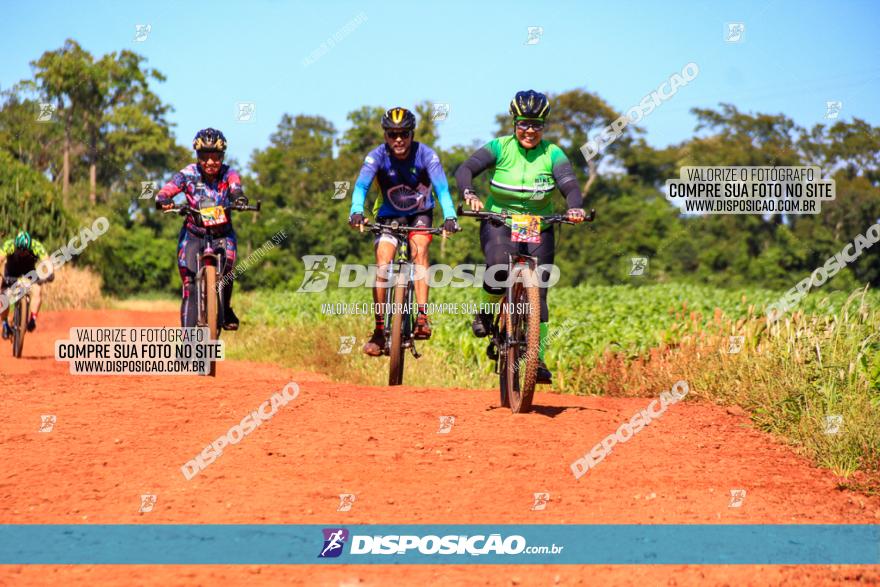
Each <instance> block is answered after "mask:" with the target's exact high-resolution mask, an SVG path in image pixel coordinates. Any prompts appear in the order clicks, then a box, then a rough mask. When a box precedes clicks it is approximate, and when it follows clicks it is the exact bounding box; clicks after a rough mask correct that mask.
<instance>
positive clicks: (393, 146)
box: [349, 107, 458, 357]
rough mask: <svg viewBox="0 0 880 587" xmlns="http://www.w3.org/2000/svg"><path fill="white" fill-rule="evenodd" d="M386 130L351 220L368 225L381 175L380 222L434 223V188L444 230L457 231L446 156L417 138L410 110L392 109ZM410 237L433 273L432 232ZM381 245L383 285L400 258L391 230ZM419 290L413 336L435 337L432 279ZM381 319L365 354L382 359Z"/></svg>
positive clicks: (365, 170)
mask: <svg viewBox="0 0 880 587" xmlns="http://www.w3.org/2000/svg"><path fill="white" fill-rule="evenodd" d="M382 128H383V130H384V131H385V142H384V143H383V144H381V145H379V146H378V147H376V148H375V149H373V150H372V151H370V153H369V155H367V156H366V158H365V159H364V164H363V167H361V172H360V175H359V176H358V179H357V182H356V183H355V187H354V192H353V193H352V198H351V199H352V203H351V216H350V217H349V224H350V225H351V226H352V227H354V228H361V229H363V228H362V227H363V224H364V201H365V199H366V196H367V191H369V189H370V185H372V183H373V180H374V179H376V181H377V182H378V184H379V191H380V193H381V199H377V200H376V205H375V206H374V207H373V212H374V214H376V216H377V218H376V220H377V221H378V222H379V223H380V224H387V223H390V222H391V221H393V220H396V221H398V222H399V223H400V224H402V225H405V226H413V227H425V228H429V227H431V225H432V221H433V216H434V196H433V194H432V191H433V192H434V193H436V194H437V198H438V199H439V200H440V207H441V208H442V209H443V218H444V222H443V230H444V231H446V232H447V233H451V232H455V231H457V230H458V223H457V222H456V218H457V216H456V214H455V206H454V205H453V203H452V196H450V195H449V184H448V182H447V181H446V174H445V173H444V171H443V166H442V165H441V164H440V157H438V156H437V153H435V152H434V150H433V149H431V148H430V147H428V146H427V145H425V144H422V143H418V142H415V141H414V140H413V132H414V130H415V128H416V117H415V115H413V113H412V112H410V111H409V110H407V109H406V108H400V107H398V108H392V109H391V110H388V111H387V112H386V113H385V116H383V117H382ZM409 238H410V242H411V244H412V246H411V248H410V250H411V251H412V253H413V254H412V257H413V262H414V263H415V264H416V265H419V266H421V267H423V268H424V269H425V273H424V275H427V269H428V247H429V245H430V244H431V238H432V235H430V234H425V233H419V232H411V233H410V237H409ZM375 244H376V265H378V267H379V271H378V272H377V273H378V275H377V279H376V281H377V286H379V284H384V283H385V282H386V281H387V279H386V278H385V277H383V271H384V270H385V268H387V266H388V265H389V264H390V263H391V261H392V259H393V257H394V251H395V249H396V247H397V240H396V238H395V237H394V236H393V235H391V234H382V235H381V236H379V237H378V238H377V239H376V243H375ZM383 292H384V289H382V288H381V287H376V288H375V289H374V290H373V300H374V301H375V302H376V304H381V303H382V302H384V299H385V298H384V293H383ZM415 293H416V303H417V304H418V314H417V316H416V327H415V330H414V331H413V337H414V338H416V339H422V340H423V339H427V338H430V337H431V323H430V322H429V320H428V315H427V308H428V283H427V282H426V281H425V280H424V279H418V280H416V282H415ZM377 307H378V306H377ZM375 318H376V325H375V329H374V330H373V334H372V336H371V337H370V340H369V341H368V342H367V344H366V345H364V352H365V353H366V354H368V355H371V356H374V357H377V356H379V355H381V354H382V350H383V349H384V348H385V321H384V318H383V316H382V313H381V311H378V312H376V315H375Z"/></svg>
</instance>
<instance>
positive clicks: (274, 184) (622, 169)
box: [0, 40, 880, 295]
mask: <svg viewBox="0 0 880 587" xmlns="http://www.w3.org/2000/svg"><path fill="white" fill-rule="evenodd" d="M32 66H33V68H34V75H33V77H32V78H31V79H27V80H22V81H21V82H20V83H19V84H16V85H15V86H13V87H12V88H11V89H9V90H7V91H6V92H4V94H3V102H2V104H0V153H3V154H4V157H3V159H2V160H0V162H3V167H4V171H2V172H0V190H2V191H0V207H2V208H0V210H2V211H3V212H4V216H3V222H5V224H4V225H3V228H4V229H5V230H10V228H9V227H11V226H13V225H18V224H21V223H22V222H26V223H29V224H31V225H33V226H35V227H37V228H36V229H35V232H37V233H43V234H44V235H48V237H49V238H50V239H51V238H54V237H55V236H56V235H57V236H59V237H60V236H67V235H68V233H69V232H70V231H71V230H72V228H71V226H76V225H77V223H79V224H83V223H90V222H91V221H92V220H93V219H94V217H95V204H94V202H97V203H98V204H102V205H104V208H106V213H107V214H109V215H111V216H112V217H113V218H115V219H116V220H115V221H114V226H116V225H118V226H119V227H120V229H119V230H122V228H121V227H123V226H124V227H125V228H124V231H125V234H124V235H123V234H122V233H116V232H114V233H113V235H112V236H110V237H108V238H107V240H108V242H113V243H114V244H119V245H120V248H118V249H117V250H112V251H111V250H110V249H109V248H108V249H106V251H107V253H108V255H109V258H112V259H113V260H114V264H118V265H115V266H114V267H112V268H105V267H104V266H103V265H104V263H105V261H104V260H103V259H101V258H99V257H98V256H96V255H84V257H83V260H84V261H86V262H89V263H93V264H94V265H95V267H96V268H98V269H99V271H101V272H102V274H104V273H106V275H105V277H107V278H108V279H105V287H106V288H108V290H112V291H113V292H114V293H116V294H119V295H124V294H130V293H133V292H142V291H143V289H144V288H145V287H149V288H157V289H163V290H164V289H166V288H168V287H172V286H169V285H168V284H169V283H174V284H176V281H177V277H176V276H175V274H174V268H173V256H172V258H170V259H167V260H165V259H163V260H162V262H161V263H156V264H152V262H151V261H150V260H149V259H147V258H141V257H142V256H144V257H147V256H150V255H154V256H155V255H158V254H166V253H164V252H162V251H171V250H172V248H173V244H174V243H175V242H176V240H177V230H178V229H179V224H178V223H177V222H174V221H172V220H170V219H168V218H161V217H160V215H158V214H156V213H155V211H153V210H152V209H151V206H152V201H150V200H139V199H138V195H139V194H140V184H141V182H142V181H158V182H160V183H162V182H164V181H166V180H167V179H168V178H169V177H170V175H171V174H173V173H174V172H175V171H176V170H177V169H180V168H181V167H182V166H183V165H184V164H185V163H186V162H188V161H189V160H190V158H191V155H190V153H189V152H188V149H187V148H185V147H183V146H180V145H178V143H177V140H176V139H175V137H174V136H173V133H172V132H171V126H172V125H171V124H170V123H169V121H168V114H169V112H170V111H171V109H172V108H171V105H169V104H165V103H163V102H162V101H161V100H160V99H159V98H158V96H157V95H156V94H155V93H154V92H153V85H154V84H155V83H161V82H162V81H163V80H164V77H163V75H162V74H161V73H160V72H158V71H156V70H154V69H150V68H149V67H147V64H146V62H145V60H144V58H143V57H142V56H140V55H138V54H136V53H133V52H131V51H129V50H122V51H118V52H112V53H109V54H106V55H103V56H92V55H91V54H90V53H89V52H88V51H86V50H85V49H83V48H82V47H81V46H80V45H79V44H78V43H77V42H76V41H74V40H67V41H66V42H65V43H64V45H63V46H62V47H61V48H59V49H56V50H52V51H46V52H45V53H43V54H42V55H41V56H40V57H38V58H37V59H36V60H34V61H33V62H32ZM550 97H551V101H552V104H553V113H552V116H551V119H550V123H549V125H548V127H547V131H546V138H547V139H548V140H550V141H553V142H555V143H557V144H559V145H560V146H561V147H562V148H563V150H565V152H566V153H567V154H568V156H569V159H570V160H571V162H572V165H573V167H574V169H575V172H576V174H577V175H578V179H579V182H580V183H581V185H582V186H583V187H584V189H587V193H586V207H588V208H589V207H592V208H596V210H597V213H598V219H597V221H596V223H595V224H593V225H589V226H581V227H568V226H566V227H562V228H561V229H558V231H557V253H556V263H557V264H558V266H559V267H560V269H561V276H562V277H561V284H562V285H577V284H585V283H588V284H591V285H613V284H627V285H632V286H641V285H657V284H665V283H669V282H685V283H690V284H706V285H713V286H720V287H726V288H743V287H765V288H774V289H783V290H784V289H788V288H789V287H792V286H793V285H794V284H795V283H796V282H797V281H798V280H800V279H802V278H803V277H804V276H805V275H808V274H809V273H811V272H812V271H813V270H814V269H815V268H816V267H818V266H820V265H822V264H823V263H824V261H825V259H827V258H828V257H830V256H832V255H833V254H834V253H836V252H837V251H839V250H840V249H841V248H842V247H843V246H844V245H845V244H846V243H848V242H850V241H851V240H852V239H853V238H854V237H855V236H856V235H857V234H861V233H864V232H865V230H866V229H867V228H868V227H869V226H870V225H871V224H873V223H874V222H875V221H876V219H877V218H878V217H880V161H878V160H877V156H876V154H877V152H878V150H880V130H878V129H877V128H875V127H872V126H871V125H870V124H868V123H867V122H865V121H863V120H861V119H858V118H856V119H853V120H852V121H849V122H846V121H842V120H841V121H837V122H835V123H834V124H833V125H832V126H830V127H826V126H824V125H816V126H814V127H813V128H811V129H809V130H807V129H803V128H800V127H799V126H797V125H796V124H794V122H793V121H792V120H791V119H789V118H788V117H787V116H785V115H783V114H766V113H747V112H742V111H740V110H738V109H737V108H736V107H735V106H734V105H731V104H721V105H719V106H718V108H699V109H695V110H694V111H693V112H694V115H695V117H696V128H695V136H694V137H693V138H691V139H688V140H686V141H684V142H682V143H681V144H679V145H673V146H670V147H667V148H664V149H654V148H652V147H651V146H649V145H648V144H647V143H646V142H645V140H644V139H643V138H642V136H641V135H642V134H643V133H642V131H641V129H639V128H638V127H635V126H632V125H629V126H627V127H626V128H625V129H624V133H623V135H622V136H621V137H619V138H618V139H617V140H616V141H614V142H613V143H612V144H611V145H608V146H607V147H605V148H604V149H603V150H602V151H601V152H600V153H599V155H598V156H597V157H596V158H595V159H593V160H591V161H589V162H587V161H585V160H584V158H583V156H582V155H581V153H580V151H579V148H580V146H581V145H582V144H584V143H585V142H586V141H587V139H588V138H590V137H594V136H595V135H596V133H598V132H600V131H601V130H602V129H603V128H604V127H605V126H606V125H608V124H609V123H611V122H612V121H613V120H615V119H616V118H617V117H618V116H619V113H618V112H616V110H615V109H614V108H612V107H611V106H610V105H609V104H608V103H607V102H605V101H604V99H603V98H602V97H601V96H599V95H597V94H595V93H593V92H589V91H587V90H583V89H575V90H571V91H566V92H561V93H551V94H550ZM39 102H50V103H52V104H54V105H55V106H56V107H57V111H56V112H55V114H54V117H53V121H54V122H48V123H43V122H37V121H36V115H37V113H38V110H39ZM392 105H393V104H383V105H373V106H360V107H355V108H354V109H353V110H352V111H351V112H350V113H349V114H348V117H347V120H348V122H349V127H348V128H347V129H345V131H344V132H342V133H339V132H338V130H337V129H336V128H335V127H334V125H333V124H332V123H331V122H330V121H328V120H326V119H325V118H322V117H321V116H317V115H307V114H285V115H284V116H283V117H282V118H281V120H280V122H279V124H278V127H277V129H276V131H275V132H274V133H273V134H272V136H271V138H270V142H269V144H268V145H267V146H266V148H264V149H261V150H258V151H255V152H254V153H253V155H252V159H251V161H250V165H249V168H250V170H251V173H250V174H249V175H246V176H245V177H244V183H245V190H246V193H247V194H248V195H249V196H250V197H251V198H252V199H261V200H262V201H263V212H261V213H260V214H257V215H241V216H239V217H237V218H236V229H237V231H238V234H239V239H240V252H239V257H240V259H242V260H243V259H246V258H247V257H248V256H249V255H251V254H253V253H254V252H255V251H257V250H258V249H260V247H261V246H263V245H264V243H266V242H268V241H269V240H270V239H271V238H272V236H273V235H275V234H276V233H278V231H284V232H285V233H286V234H287V235H288V236H287V237H286V238H284V239H282V240H281V242H280V244H279V245H278V246H276V247H274V248H272V249H270V250H268V252H266V254H265V256H264V257H263V258H262V260H261V261H260V262H259V263H256V264H255V265H254V267H253V268H251V269H250V270H249V271H248V272H246V273H245V274H244V275H242V276H241V277H240V279H239V282H238V283H239V284H240V286H241V287H242V288H244V289H251V288H255V287H259V288H277V287H288V286H289V285H290V284H291V283H298V279H299V276H300V275H301V274H302V270H303V267H302V262H301V257H302V256H303V255H306V254H332V255H334V256H336V257H337V259H339V260H340V261H342V262H362V263H368V262H371V261H372V258H373V247H372V239H371V238H370V236H369V235H368V234H360V233H356V232H353V231H351V230H350V228H349V227H348V225H347V222H346V221H347V217H348V210H349V206H350V200H349V199H348V198H345V199H341V200H336V199H333V194H334V191H335V190H334V182H345V181H347V182H349V184H350V185H353V184H354V182H355V179H356V177H357V175H358V171H359V169H360V166H361V164H362V161H363V157H364V155H365V154H366V153H367V152H368V151H369V150H370V149H372V148H373V147H375V146H376V145H378V144H381V142H382V140H383V136H382V130H381V127H380V124H379V121H380V119H381V116H382V114H383V112H384V111H385V109H386V108H387V107H389V106H392ZM411 108H412V109H413V110H414V111H415V112H416V115H417V118H418V128H417V131H416V140H419V141H422V142H425V143H426V144H428V145H431V146H433V147H434V148H435V150H437V151H438V153H439V155H440V157H441V161H442V162H443V164H444V167H445V169H446V173H447V176H448V178H449V180H450V186H451V188H452V191H453V194H454V199H456V200H457V199H458V198H457V196H458V194H457V189H456V185H455V181H454V177H453V174H454V171H455V169H456V168H457V167H458V166H459V165H460V164H461V163H462V162H463V161H464V160H465V159H466V158H467V157H468V156H469V155H470V154H471V153H472V152H473V151H474V150H476V149H477V148H479V146H480V145H481V144H483V143H485V142H486V141H487V140H488V139H490V138H491V137H482V138H480V139H479V140H475V141H474V143H473V144H471V145H467V146H462V145H458V146H454V147H451V148H449V149H439V148H438V147H437V145H436V140H437V137H438V134H439V127H438V125H437V123H436V121H434V120H432V116H431V115H432V112H431V104H430V103H429V102H427V101H425V102H422V103H419V104H415V105H413V106H411ZM499 110H506V104H500V105H499ZM496 119H497V121H498V124H499V127H498V132H499V133H500V134H507V133H508V132H510V120H509V116H508V115H507V114H506V112H504V113H502V114H499V115H498V116H497V118H496ZM65 154H66V155H67V157H66V158H65ZM65 159H66V160H67V161H68V165H67V166H66V167H65V163H64V162H65ZM802 164H811V165H818V166H820V167H821V169H822V171H823V174H825V175H826V176H828V177H833V178H834V179H835V181H836V184H837V199H836V201H834V202H825V203H824V204H823V210H822V213H821V214H820V215H816V216H787V217H782V216H773V217H769V218H763V217H761V216H756V215H743V216H732V215H730V216H695V217H687V218H686V217H682V216H681V215H680V214H679V210H678V209H677V208H675V207H674V206H672V205H671V204H670V203H669V202H668V201H667V200H666V198H665V196H664V194H663V191H662V189H661V188H662V186H663V184H664V182H665V180H666V179H669V178H671V177H675V176H677V175H678V170H679V168H680V167H681V166H682V165H802ZM65 169H66V171H65ZM92 175H94V178H95V180H94V181H95V183H94V184H93V183H92V181H91V179H90V178H91V176H92ZM490 177H491V170H489V171H487V172H486V173H484V174H482V175H481V176H480V177H478V178H476V182H475V186H476V188H477V190H478V192H479V193H482V194H486V193H488V180H489V178H490ZM46 178H49V179H48V181H47V180H46ZM65 178H66V179H65ZM59 193H61V194H62V196H61V197H60V198H59V196H58V194H59ZM350 194H351V189H349V191H348V195H349V197H350ZM88 196H91V197H88ZM377 197H378V194H377V193H376V186H375V185H374V186H373V187H372V189H371V190H370V193H369V194H368V202H367V210H370V209H371V207H370V204H372V202H373V201H375V199H376V198H377ZM553 197H554V199H555V203H556V205H557V208H558V209H562V208H563V207H564V205H565V204H564V202H563V200H562V198H561V196H560V195H559V194H558V193H557V194H554V195H553ZM90 200H94V202H92V201H90ZM62 203H63V205H62ZM21 204H23V205H21ZM436 216H437V218H436V220H437V221H439V215H436ZM74 221H75V222H74ZM462 225H463V226H464V227H465V232H463V233H461V234H458V235H455V236H454V237H453V238H451V239H449V240H447V241H446V242H444V243H442V244H440V246H437V244H439V243H438V241H439V239H438V241H435V246H434V247H432V253H431V254H432V259H434V260H435V261H442V262H445V263H450V264H452V263H457V262H475V263H478V262H482V260H483V256H482V251H481V250H480V248H479V243H478V239H477V235H476V226H475V223H473V222H471V221H468V220H463V221H462ZM124 236H125V237H130V238H128V240H127V238H123V237H124ZM126 240H127V242H126ZM131 243H137V244H138V247H132V246H131ZM135 249H137V250H138V251H141V250H142V251H144V253H140V252H137V251H136V250H135ZM119 251H125V253H124V254H122V253H120V252H119ZM160 252H162V253H160ZM633 257H647V258H648V259H649V269H648V271H647V273H646V274H645V275H644V276H642V277H640V278H633V277H631V276H630V275H629V272H630V268H631V258H633ZM153 270H155V271H156V272H157V273H156V275H154V276H149V277H148V276H147V275H146V273H147V272H149V271H153ZM861 283H871V284H874V285H877V284H878V283H880V256H878V255H875V254H865V255H862V257H861V258H860V259H859V260H858V261H857V262H856V263H853V264H852V265H851V266H849V267H847V268H845V269H843V270H842V271H840V273H838V275H837V276H835V278H834V279H833V280H831V281H830V282H829V283H828V284H827V285H825V286H824V288H825V289H827V290H829V291H830V290H848V289H851V288H853V287H856V286H857V285H858V284H861Z"/></svg>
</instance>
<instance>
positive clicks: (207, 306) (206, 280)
mask: <svg viewBox="0 0 880 587" xmlns="http://www.w3.org/2000/svg"><path fill="white" fill-rule="evenodd" d="M201 281H202V296H203V298H202V299H203V300H204V304H203V305H202V307H203V308H204V310H205V315H204V316H201V317H200V318H202V320H200V322H201V323H202V324H204V325H205V326H207V327H208V332H209V334H210V336H211V338H212V339H214V340H217V339H219V338H220V318H219V311H220V310H219V309H220V304H219V303H218V298H219V296H220V294H219V293H218V291H217V268H216V267H214V266H213V265H205V267H203V268H202V280H201ZM208 375H210V376H211V377H216V376H217V361H211V366H210V369H209V370H208Z"/></svg>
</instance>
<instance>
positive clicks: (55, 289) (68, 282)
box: [41, 265, 107, 310]
mask: <svg viewBox="0 0 880 587" xmlns="http://www.w3.org/2000/svg"><path fill="white" fill-rule="evenodd" d="M41 296H42V299H43V305H42V309H43V310H84V309H93V308H103V307H105V306H106V305H107V300H106V299H105V298H104V296H103V295H102V294H101V276H100V275H98V274H97V273H94V272H93V271H90V270H89V269H86V268H82V269H81V268H79V267H74V266H72V265H64V266H63V267H61V268H60V269H58V270H57V271H56V272H55V281H52V282H49V283H45V284H43V286H42V292H41Z"/></svg>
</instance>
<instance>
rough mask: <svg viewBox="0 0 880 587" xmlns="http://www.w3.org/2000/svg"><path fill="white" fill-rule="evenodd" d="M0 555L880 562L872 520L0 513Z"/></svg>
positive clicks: (50, 560) (244, 560)
mask: <svg viewBox="0 0 880 587" xmlns="http://www.w3.org/2000/svg"><path fill="white" fill-rule="evenodd" d="M340 530H342V531H343V532H339V531H340ZM492 535H499V536H497V537H496V538H492ZM334 536H335V537H334ZM394 536H398V537H400V536H411V537H412V538H407V539H405V540H402V539H393V538H389V537H394ZM381 537H385V538H381ZM444 537H445V538H444ZM459 537H463V538H459ZM520 537H521V538H520ZM490 538H491V540H490ZM444 540H445V541H446V542H445V543H444ZM468 541H470V542H468ZM492 541H494V543H492ZM444 544H445V546H441V545H444ZM401 545H403V546H401ZM487 546H488V547H489V549H488V550H484V549H486V548H487ZM328 547H329V548H328ZM374 547H375V549H374ZM419 547H421V548H423V549H426V551H427V552H428V553H425V552H420V550H419ZM508 547H509V548H510V549H511V550H512V551H516V550H519V549H520V547H522V549H521V550H519V551H518V552H516V553H507V551H505V550H502V551H501V552H498V550H497V548H502V549H503V548H508ZM534 547H538V548H539V549H540V548H542V547H546V550H547V551H546V552H541V551H540V550H539V551H535V552H532V551H530V550H527V549H532V548H534ZM401 549H404V550H405V552H403V553H398V551H399V550H401ZM437 549H440V550H444V549H445V551H446V552H450V554H441V553H438V552H436V550H437ZM355 551H357V552H355ZM388 551H394V553H393V554H379V553H378V552H388ZM322 552H323V553H325V554H326V556H325V557H324V558H320V557H319V554H321V553H322ZM0 564H236V565H238V564H281V565H285V564H615V565H618V564H771V565H773V564H794V565H797V564H811V565H817V564H818V565H825V564H862V565H878V564H880V526H878V525H858V524H852V525H849V524H828V525H824V524H818V525H817V524H795V525H720V524H719V525H571V524H565V525H549V524H539V525H526V524H521V525H503V524H499V525H493V524H474V525H425V524H419V525H409V524H398V525H348V526H334V525H330V524H327V525H280V524H279V525H275V524H265V525H264V524H242V525H231V524H230V525H226V524H218V525H213V524H123V525H86V524H80V525H77V524H69V525H50V524H6V525H0Z"/></svg>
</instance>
